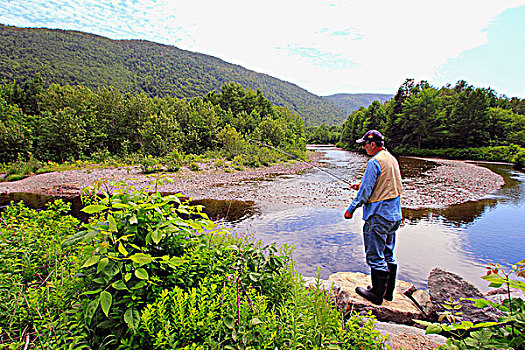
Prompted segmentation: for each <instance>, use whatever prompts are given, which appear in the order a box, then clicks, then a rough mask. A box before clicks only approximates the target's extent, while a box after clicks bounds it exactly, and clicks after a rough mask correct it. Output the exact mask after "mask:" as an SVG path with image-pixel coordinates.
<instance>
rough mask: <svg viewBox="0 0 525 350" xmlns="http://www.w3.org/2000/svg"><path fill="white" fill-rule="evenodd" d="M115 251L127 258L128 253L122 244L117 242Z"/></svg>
mask: <svg viewBox="0 0 525 350" xmlns="http://www.w3.org/2000/svg"><path fill="white" fill-rule="evenodd" d="M117 249H118V251H119V252H120V254H122V255H124V256H128V251H127V250H126V248H124V244H122V242H118V247H117Z"/></svg>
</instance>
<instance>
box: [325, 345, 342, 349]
mask: <svg viewBox="0 0 525 350" xmlns="http://www.w3.org/2000/svg"><path fill="white" fill-rule="evenodd" d="M327 349H331V350H341V347H340V346H339V345H337V344H329V345H328V348H327Z"/></svg>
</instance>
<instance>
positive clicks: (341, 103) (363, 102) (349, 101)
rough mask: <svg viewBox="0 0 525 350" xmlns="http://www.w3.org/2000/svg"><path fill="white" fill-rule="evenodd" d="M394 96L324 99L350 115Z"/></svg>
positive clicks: (352, 96) (331, 96)
mask: <svg viewBox="0 0 525 350" xmlns="http://www.w3.org/2000/svg"><path fill="white" fill-rule="evenodd" d="M392 97H394V95H389V94H335V95H330V96H324V97H323V98H325V99H327V100H329V101H331V102H332V103H333V104H334V105H336V106H337V107H338V108H339V109H341V110H343V111H344V112H345V113H347V114H350V113H352V112H353V111H355V110H356V109H359V107H361V106H363V107H368V106H369V105H370V104H371V103H372V102H374V101H380V102H384V101H388V100H390V99H391V98H392Z"/></svg>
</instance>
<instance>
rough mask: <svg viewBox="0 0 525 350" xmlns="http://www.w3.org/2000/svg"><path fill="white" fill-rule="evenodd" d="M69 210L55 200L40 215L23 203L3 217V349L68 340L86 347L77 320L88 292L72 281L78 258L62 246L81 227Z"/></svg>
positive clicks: (54, 344) (56, 345)
mask: <svg viewBox="0 0 525 350" xmlns="http://www.w3.org/2000/svg"><path fill="white" fill-rule="evenodd" d="M69 207H70V205H69V204H66V203H64V202H63V201H62V200H56V201H55V202H53V203H51V204H47V205H46V208H45V209H44V210H38V211H37V210H34V209H30V208H27V207H26V206H25V205H24V204H23V203H22V202H20V203H18V204H13V203H11V205H10V206H8V207H7V208H6V209H5V210H4V211H3V212H2V213H1V216H0V233H1V239H2V241H1V243H0V245H1V246H2V247H1V250H0V263H1V268H0V347H2V343H12V344H15V345H16V344H25V343H26V342H27V343H29V342H31V343H33V344H34V346H35V347H37V348H40V347H44V346H47V347H48V348H57V349H58V348H61V345H60V344H65V343H66V341H67V342H68V343H70V344H76V345H78V346H80V345H81V344H82V343H84V336H83V335H82V326H81V325H80V326H79V325H78V322H77V319H76V316H75V315H76V314H77V310H78V307H77V306H76V300H77V299H78V294H79V293H80V292H81V291H82V290H83V288H84V284H83V282H82V281H81V280H78V279H75V278H73V275H74V274H75V273H77V272H78V269H77V268H76V267H75V266H76V265H75V261H77V260H78V259H79V256H78V253H76V252H74V251H72V250H70V249H64V248H62V247H61V245H60V243H61V241H62V240H63V239H65V238H66V237H68V236H70V235H72V234H73V233H74V232H75V229H76V226H77V225H78V220H77V219H75V218H73V217H71V216H69V215H66V213H67V212H68V211H69ZM66 338H67V339H66ZM20 348H21V346H20Z"/></svg>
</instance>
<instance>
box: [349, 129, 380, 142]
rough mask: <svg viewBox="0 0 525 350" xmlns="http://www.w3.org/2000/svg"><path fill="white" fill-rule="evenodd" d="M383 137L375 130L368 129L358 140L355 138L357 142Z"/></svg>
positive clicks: (377, 139) (378, 139)
mask: <svg viewBox="0 0 525 350" xmlns="http://www.w3.org/2000/svg"><path fill="white" fill-rule="evenodd" d="M384 139H385V138H384V137H383V135H381V133H380V132H379V131H377V130H368V131H367V132H366V134H364V135H363V137H361V138H360V139H359V140H355V142H357V143H363V142H365V141H383V140H384Z"/></svg>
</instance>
